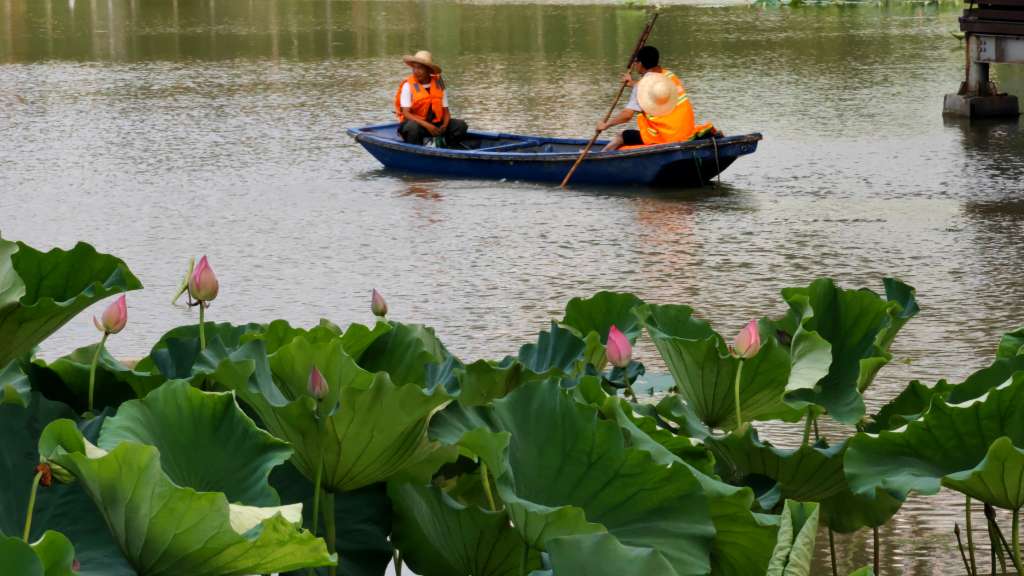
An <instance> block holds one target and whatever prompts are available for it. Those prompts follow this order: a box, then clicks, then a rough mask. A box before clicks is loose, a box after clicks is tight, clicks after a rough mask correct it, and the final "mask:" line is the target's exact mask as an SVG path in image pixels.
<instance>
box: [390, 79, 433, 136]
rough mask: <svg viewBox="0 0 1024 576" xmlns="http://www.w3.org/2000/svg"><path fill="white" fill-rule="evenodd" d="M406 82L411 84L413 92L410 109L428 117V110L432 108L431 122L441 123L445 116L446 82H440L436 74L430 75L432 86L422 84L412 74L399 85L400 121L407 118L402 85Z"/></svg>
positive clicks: (396, 101)
mask: <svg viewBox="0 0 1024 576" xmlns="http://www.w3.org/2000/svg"><path fill="white" fill-rule="evenodd" d="M406 84H408V85H409V91H410V93H411V94H412V106H409V110H410V111H411V112H412V113H413V114H415V115H417V116H420V117H422V118H427V117H428V112H429V111H431V110H432V111H433V112H434V116H433V118H431V119H430V120H431V122H433V123H434V124H438V125H440V124H441V122H442V119H443V118H444V84H443V83H439V82H438V76H436V75H432V76H431V77H430V86H424V85H423V84H420V83H419V81H418V80H416V75H415V74H410V75H409V77H408V78H406V79H405V80H403V81H402V83H401V84H399V85H398V91H397V92H395V116H397V117H398V121H399V122H402V121H404V120H405V116H404V115H403V114H402V86H405V85H406ZM427 88H430V90H427Z"/></svg>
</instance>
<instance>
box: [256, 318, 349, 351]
mask: <svg viewBox="0 0 1024 576" xmlns="http://www.w3.org/2000/svg"><path fill="white" fill-rule="evenodd" d="M341 334H342V330H341V328H339V327H338V325H337V324H334V323H333V322H331V321H330V320H327V319H321V320H320V323H319V324H317V325H316V326H314V327H312V328H309V329H306V328H299V327H294V326H292V325H291V324H289V323H288V321H287V320H274V321H273V322H271V323H270V324H267V326H266V327H265V328H263V329H262V330H260V331H256V332H248V331H247V332H245V333H243V334H242V335H241V336H240V337H239V343H245V342H248V341H251V340H255V339H258V340H262V341H263V348H264V349H265V350H266V351H267V354H273V353H274V352H276V351H277V350H278V348H280V347H282V346H284V345H285V344H288V343H289V342H291V341H292V340H294V339H295V338H297V337H298V336H302V337H303V338H305V339H306V340H309V341H310V342H324V341H327V340H333V339H334V338H337V337H338V336H341Z"/></svg>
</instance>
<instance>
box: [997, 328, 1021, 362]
mask: <svg viewBox="0 0 1024 576" xmlns="http://www.w3.org/2000/svg"><path fill="white" fill-rule="evenodd" d="M1021 352H1024V328H1017V329H1016V330H1014V331H1013V332H1007V333H1006V334H1003V337H1002V338H1001V339H1000V340H999V348H998V349H997V350H996V358H1013V357H1014V356H1019V355H1020V354H1021Z"/></svg>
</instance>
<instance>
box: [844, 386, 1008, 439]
mask: <svg viewBox="0 0 1024 576" xmlns="http://www.w3.org/2000/svg"><path fill="white" fill-rule="evenodd" d="M1004 380H1005V379H1004ZM952 389H953V386H952V385H951V384H949V383H947V382H946V381H945V380H940V381H939V382H938V383H936V385H935V386H932V387H929V386H925V385H924V384H922V383H921V382H919V381H917V380H914V381H913V382H911V383H910V384H908V385H907V387H906V388H904V389H903V391H902V392H900V393H899V395H897V396H896V397H895V398H893V399H892V400H890V401H889V402H887V403H886V404H885V405H884V406H882V408H881V409H880V410H879V411H878V413H877V414H874V415H873V416H871V422H870V423H868V424H867V425H866V426H864V431H865V432H869V433H871V434H877V433H879V432H881V431H882V430H895V429H897V428H899V427H901V426H903V425H905V424H906V423H907V422H913V421H914V420H917V419H918V418H920V417H921V414H923V413H925V412H926V411H927V410H928V407H929V406H931V403H932V400H933V399H935V398H940V399H942V398H946V397H947V396H948V395H949V392H950V391H951V390H952Z"/></svg>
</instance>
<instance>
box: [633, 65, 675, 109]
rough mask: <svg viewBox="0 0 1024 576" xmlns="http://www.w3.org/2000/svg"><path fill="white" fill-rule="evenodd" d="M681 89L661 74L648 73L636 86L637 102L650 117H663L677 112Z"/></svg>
mask: <svg viewBox="0 0 1024 576" xmlns="http://www.w3.org/2000/svg"><path fill="white" fill-rule="evenodd" d="M678 100H679V87H678V86H676V83H675V82H673V81H672V80H671V79H670V78H669V77H668V76H665V75H664V74H661V73H660V72H648V73H647V74H644V77H643V78H641V79H640V82H638V83H637V85H636V101H637V103H639V104H640V108H642V109H643V111H644V113H645V114H647V115H648V116H663V115H665V114H668V113H669V112H671V111H672V110H675V107H676V103H677V102H678Z"/></svg>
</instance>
